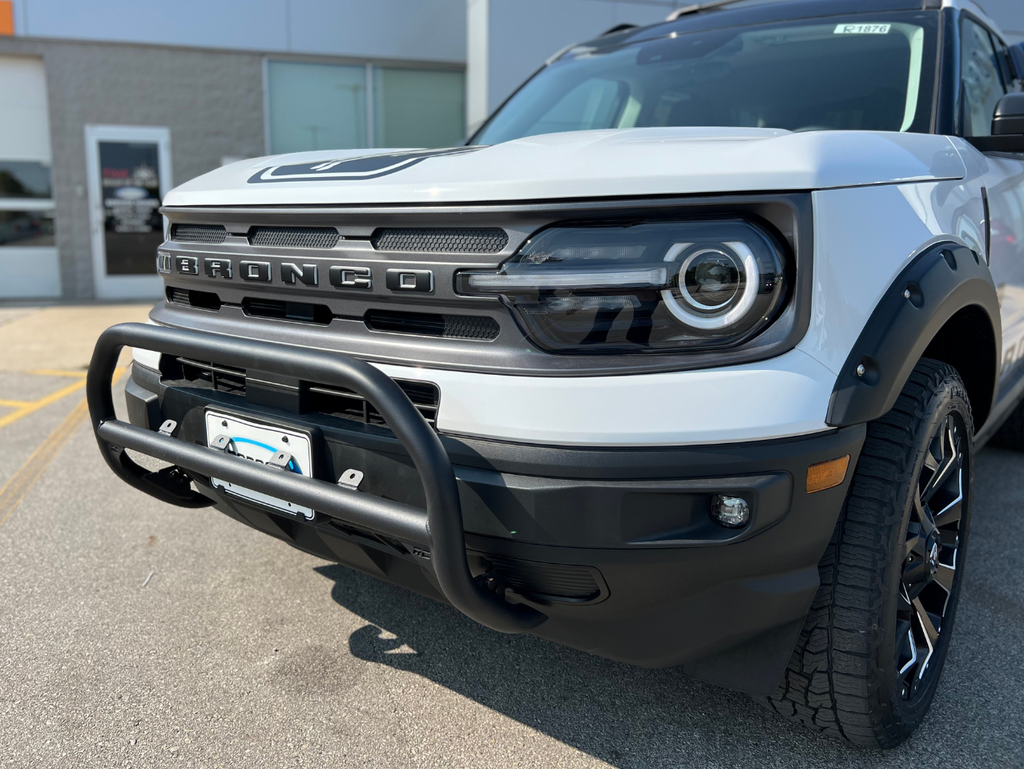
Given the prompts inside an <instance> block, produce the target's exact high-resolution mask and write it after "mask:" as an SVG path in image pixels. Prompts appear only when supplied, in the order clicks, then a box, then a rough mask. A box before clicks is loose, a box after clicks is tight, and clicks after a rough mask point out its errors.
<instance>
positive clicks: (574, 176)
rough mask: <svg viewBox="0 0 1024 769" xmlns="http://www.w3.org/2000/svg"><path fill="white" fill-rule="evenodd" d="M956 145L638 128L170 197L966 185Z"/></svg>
mask: <svg viewBox="0 0 1024 769" xmlns="http://www.w3.org/2000/svg"><path fill="white" fill-rule="evenodd" d="M965 174H966V169H965V167H964V164H963V161H962V160H961V158H960V155H959V154H958V153H957V151H956V149H955V148H954V147H953V144H952V143H951V142H950V140H949V139H948V138H946V137H944V136H932V135H926V134H901V133H874V132H866V131H812V132H806V133H791V132H789V131H781V130H774V129H758V128H635V129H627V130H605V131H577V132H571V133H560V134H546V135H543V136H531V137H529V138H525V139H517V140H516V141H511V142H506V143H505V144H498V145H494V146H491V147H459V148H454V149H449V150H384V149H381V150H326V151H322V152H301V153H295V154H291V155H276V156H272V157H265V158H258V159H256V160H246V161H242V162H240V163H234V164H232V165H229V166H224V167H223V168H219V169H217V170H215V171H211V172H210V173H208V174H204V175H203V176H200V177H198V178H196V179H193V180H192V181H190V182H186V183H185V184H183V185H181V186H180V187H177V188H176V189H174V190H172V191H171V192H170V193H168V195H167V198H166V199H165V201H164V204H165V205H168V206H225V205H234V206H237V205H254V206H261V205H348V204H407V203H421V204H422V203H439V204H440V203H487V202H498V201H530V200H553V199H566V198H576V199H578V198H600V197H633V196H645V195H689V194H702V193H703V194H709V193H720V192H766V191H783V190H818V189H829V188H836V187H859V186H864V185H873V184H896V183H904V182H916V181H933V180H940V179H962V178H963V177H964V176H965Z"/></svg>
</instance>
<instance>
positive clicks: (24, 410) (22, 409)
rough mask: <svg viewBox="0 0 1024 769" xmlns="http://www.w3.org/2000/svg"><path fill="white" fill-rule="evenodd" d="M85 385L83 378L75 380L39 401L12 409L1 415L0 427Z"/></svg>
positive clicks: (32, 412)
mask: <svg viewBox="0 0 1024 769" xmlns="http://www.w3.org/2000/svg"><path fill="white" fill-rule="evenodd" d="M83 387H85V380H84V379H81V380H79V381H77V382H75V383H74V384H70V385H68V386H67V387H63V388H61V389H60V390H57V392H55V393H50V394H49V395H47V396H46V397H45V398H40V399H39V400H37V401H32V402H31V403H26V404H25V405H24V406H21V407H20V408H19V409H18V410H17V411H12V412H11V413H10V414H8V415H7V416H4V417H0V428H4V427H7V425H9V424H13V423H14V422H17V421H18V420H19V419H21V418H22V417H27V416H28V415H29V414H34V413H35V412H37V411H39V409H42V408H46V407H47V406H49V405H50V404H51V403H56V402H57V401H59V400H60V399H61V398H64V397H65V396H68V395H71V393H73V392H76V391H78V390H81V389H82V388H83Z"/></svg>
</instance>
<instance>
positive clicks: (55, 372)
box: [25, 368, 89, 379]
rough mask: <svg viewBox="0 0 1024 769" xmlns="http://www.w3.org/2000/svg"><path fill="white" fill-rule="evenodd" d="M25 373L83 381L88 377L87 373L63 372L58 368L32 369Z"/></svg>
mask: <svg viewBox="0 0 1024 769" xmlns="http://www.w3.org/2000/svg"><path fill="white" fill-rule="evenodd" d="M25 373H26V374H35V375H36V376H70V377H75V378H76V379H85V378H86V377H87V376H89V372H88V371H65V370H63V369H59V368H34V369H31V370H30V371H26V372H25Z"/></svg>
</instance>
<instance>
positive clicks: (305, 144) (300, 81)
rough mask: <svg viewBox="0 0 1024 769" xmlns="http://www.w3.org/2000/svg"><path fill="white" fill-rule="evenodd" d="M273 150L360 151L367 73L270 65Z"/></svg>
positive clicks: (355, 68) (290, 64)
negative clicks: (357, 149)
mask: <svg viewBox="0 0 1024 769" xmlns="http://www.w3.org/2000/svg"><path fill="white" fill-rule="evenodd" d="M267 88H268V89H269V100H270V151H271V153H273V154H275V155H276V154H278V153H282V152H303V151H305V150H325V149H356V148H359V147H365V146H367V144H366V68H365V67H358V66H346V65H338V64H307V63H305V62H294V61H271V62H268V76H267Z"/></svg>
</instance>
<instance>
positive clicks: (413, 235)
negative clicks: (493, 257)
mask: <svg viewBox="0 0 1024 769" xmlns="http://www.w3.org/2000/svg"><path fill="white" fill-rule="evenodd" d="M370 242H371V243H372V244H373V247H374V248H376V249H377V250H378V251H418V252H420V253H430V254H496V253H498V252H499V251H501V250H502V249H503V248H505V246H507V245H508V234H507V233H506V232H505V231H504V230H500V229H496V228H495V229H462V228H460V229H454V228H453V229H427V228H423V229H413V228H397V227H384V228H382V229H379V230H376V231H375V232H374V233H373V237H371V238H370Z"/></svg>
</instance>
